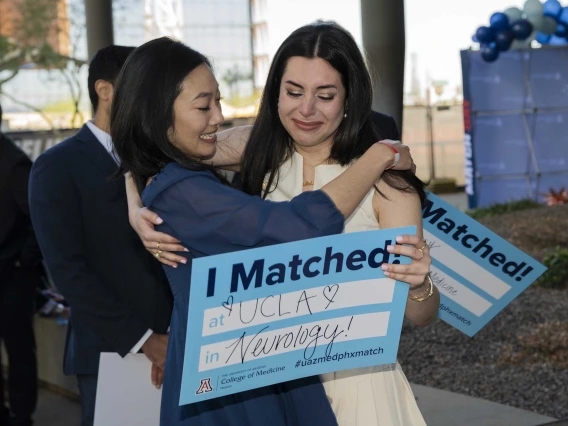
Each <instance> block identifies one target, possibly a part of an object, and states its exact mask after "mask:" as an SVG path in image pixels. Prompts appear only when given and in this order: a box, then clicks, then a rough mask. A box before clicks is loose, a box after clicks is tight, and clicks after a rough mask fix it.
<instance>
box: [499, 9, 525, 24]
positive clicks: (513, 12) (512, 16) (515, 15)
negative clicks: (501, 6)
mask: <svg viewBox="0 0 568 426" xmlns="http://www.w3.org/2000/svg"><path fill="white" fill-rule="evenodd" d="M504 13H505V15H507V17H508V18H509V22H511V23H513V22H515V21H516V20H518V19H521V18H522V17H523V12H521V9H519V8H518V7H509V8H507V9H505V12H504Z"/></svg>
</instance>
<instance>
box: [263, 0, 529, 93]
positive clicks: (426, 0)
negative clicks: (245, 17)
mask: <svg viewBox="0 0 568 426" xmlns="http://www.w3.org/2000/svg"><path fill="white" fill-rule="evenodd" d="M387 1H400V0H387ZM268 2H269V3H270V4H272V5H274V7H273V9H272V10H271V15H272V16H273V17H274V18H275V19H277V22H278V23H279V28H278V31H277V34H276V36H275V37H273V38H272V40H271V45H273V46H274V45H275V46H278V45H279V44H280V43H281V42H282V41H283V40H284V38H285V37H286V36H287V35H288V34H290V33H291V32H292V31H293V30H294V29H296V28H298V27H299V26H301V25H303V24H306V23H309V22H312V21H314V20H315V19H318V18H323V19H333V20H336V21H337V22H338V23H339V24H341V25H343V26H344V27H345V28H347V29H348V30H349V31H351V33H352V34H353V36H354V37H355V39H356V41H357V42H358V43H359V44H361V16H360V13H361V9H360V0H287V1H281V0H277V1H274V0H272V1H271V0H268ZM523 5H524V0H476V1H475V2H469V1H465V0H405V14H406V56H407V60H406V64H407V69H406V73H405V78H406V86H407V90H408V89H409V87H410V79H411V73H410V55H411V53H413V52H415V53H416V54H417V56H418V76H419V79H420V80H421V87H422V90H424V88H425V85H426V80H427V75H429V76H430V78H431V79H432V80H444V81H447V82H448V86H447V89H445V90H446V93H445V95H450V96H451V95H453V94H454V93H455V88H456V86H457V85H461V83H462V82H461V62H460V56H459V52H460V50H461V49H464V48H468V47H470V46H471V45H472V41H471V36H472V35H473V34H474V32H475V30H476V29H477V27H479V26H480V25H488V24H489V17H490V16H491V14H493V13H494V12H497V11H504V10H505V9H506V8H508V7H511V6H516V7H518V8H520V9H522V8H523ZM270 21H272V22H274V21H273V20H272V19H270Z"/></svg>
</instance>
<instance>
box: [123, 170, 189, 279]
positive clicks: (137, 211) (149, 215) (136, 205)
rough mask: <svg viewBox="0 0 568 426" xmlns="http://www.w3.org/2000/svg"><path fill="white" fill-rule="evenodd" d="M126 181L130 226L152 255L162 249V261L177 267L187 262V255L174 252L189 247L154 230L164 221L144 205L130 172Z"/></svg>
mask: <svg viewBox="0 0 568 426" xmlns="http://www.w3.org/2000/svg"><path fill="white" fill-rule="evenodd" d="M125 181H126V198H127V200H128V220H129V222H130V226H132V228H133V229H134V230H135V231H136V233H137V234H138V236H139V237H140V239H141V240H142V244H144V247H146V250H148V251H149V252H150V253H152V255H154V254H155V253H156V251H157V250H161V251H162V252H163V253H162V254H161V256H160V262H162V263H163V264H165V265H168V266H172V267H174V268H177V265H178V263H187V259H186V258H185V257H182V256H178V255H177V254H175V253H173V252H181V251H187V249H186V248H185V247H184V246H182V245H181V244H180V241H179V240H177V239H175V238H174V237H171V236H169V235H168V234H164V233H163V232H158V231H155V230H154V226H155V225H161V224H162V223H163V222H164V221H163V220H162V219H161V218H160V217H159V216H158V215H157V214H156V213H154V212H152V211H150V210H148V209H147V208H146V207H144V205H143V204H142V199H141V198H140V194H139V193H138V190H137V189H136V184H135V183H134V180H133V179H132V177H131V176H130V173H127V174H126V178H125ZM158 244H159V245H158Z"/></svg>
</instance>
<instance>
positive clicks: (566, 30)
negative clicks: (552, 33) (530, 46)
mask: <svg viewBox="0 0 568 426" xmlns="http://www.w3.org/2000/svg"><path fill="white" fill-rule="evenodd" d="M556 36H557V37H568V27H566V25H564V24H560V23H559V24H558V26H557V27H556Z"/></svg>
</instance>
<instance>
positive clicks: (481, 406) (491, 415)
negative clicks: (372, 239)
mask: <svg viewBox="0 0 568 426" xmlns="http://www.w3.org/2000/svg"><path fill="white" fill-rule="evenodd" d="M412 388H413V390H414V393H415V395H416V398H417V400H418V405H419V407H420V410H421V411H422V414H423V415H424V418H425V419H426V423H427V424H428V426H537V425H542V424H545V423H548V422H551V421H553V420H554V419H551V418H549V417H545V416H541V415H539V414H534V413H530V412H528V411H524V410H519V409H517V408H512V407H507V406H505V405H500V404H495V403H493V402H489V401H484V400H482V399H478V398H471V397H469V396H464V395H459V394H455V393H451V392H447V391H442V390H437V389H432V388H428V387H426V386H420V385H412ZM80 416H81V409H80V406H79V404H78V403H77V402H76V401H72V400H70V399H67V398H65V397H63V396H60V395H58V394H55V393H53V392H50V391H48V390H46V389H42V390H41V391H40V397H39V405H38V409H37V413H36V425H37V426H80V419H81V417H80ZM567 424H568V423H567ZM105 426H115V425H105ZM116 426H118V425H116ZM121 426H126V425H121ZM139 426H146V425H139ZM156 426H157V425H156Z"/></svg>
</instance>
